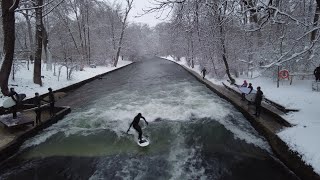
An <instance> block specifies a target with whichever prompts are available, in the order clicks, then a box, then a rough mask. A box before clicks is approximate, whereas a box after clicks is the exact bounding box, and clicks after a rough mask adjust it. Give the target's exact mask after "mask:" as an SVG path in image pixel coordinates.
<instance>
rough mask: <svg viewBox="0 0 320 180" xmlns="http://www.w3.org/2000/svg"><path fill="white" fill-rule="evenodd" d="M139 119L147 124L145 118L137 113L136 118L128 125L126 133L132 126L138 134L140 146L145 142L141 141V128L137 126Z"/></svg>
mask: <svg viewBox="0 0 320 180" xmlns="http://www.w3.org/2000/svg"><path fill="white" fill-rule="evenodd" d="M141 118H142V119H143V120H144V121H145V122H146V123H147V124H148V122H147V121H146V118H144V117H143V116H142V115H141V113H139V114H138V115H137V116H136V117H134V119H133V121H132V123H131V124H130V126H129V129H128V131H127V133H128V132H129V130H130V128H131V126H133V128H134V129H135V130H136V131H137V132H138V133H139V143H140V144H141V143H144V142H145V141H143V140H142V130H141V127H140V126H139V122H140V119H141Z"/></svg>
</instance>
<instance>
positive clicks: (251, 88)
mask: <svg viewBox="0 0 320 180" xmlns="http://www.w3.org/2000/svg"><path fill="white" fill-rule="evenodd" d="M248 88H249V89H250V91H249V93H248V94H250V93H251V92H252V90H253V87H252V84H251V83H249V86H248ZM250 104H251V102H250V101H248V105H250Z"/></svg>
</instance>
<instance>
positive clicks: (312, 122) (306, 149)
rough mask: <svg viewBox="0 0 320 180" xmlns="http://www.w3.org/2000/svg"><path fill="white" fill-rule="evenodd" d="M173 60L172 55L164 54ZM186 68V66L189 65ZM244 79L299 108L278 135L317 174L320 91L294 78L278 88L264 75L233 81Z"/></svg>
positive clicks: (198, 68) (280, 101) (270, 96)
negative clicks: (289, 126) (313, 89)
mask: <svg viewBox="0 0 320 180" xmlns="http://www.w3.org/2000/svg"><path fill="white" fill-rule="evenodd" d="M164 58H166V59H168V60H172V61H174V60H173V58H172V57H170V56H169V57H164ZM178 63H179V64H181V65H183V66H185V67H188V66H187V63H186V61H185V60H182V61H179V62H178ZM188 68H189V67H188ZM192 70H194V71H196V72H197V73H199V74H200V71H201V68H200V66H199V65H196V66H195V68H194V69H192ZM244 79H246V80H247V81H248V83H252V85H253V87H254V88H256V87H257V86H260V87H261V90H262V91H263V93H264V95H265V96H266V97H267V98H268V99H270V100H273V101H275V102H277V103H279V104H281V105H283V106H285V107H287V108H293V109H299V110H300V111H299V112H292V113H289V114H287V115H285V116H283V118H284V119H286V120H287V121H288V122H290V123H291V124H293V125H295V126H294V127H291V128H285V129H283V130H282V131H281V132H279V133H278V136H279V137H280V138H281V139H282V140H283V141H285V142H286V143H287V144H288V145H289V147H290V148H291V149H292V150H294V151H296V152H298V153H299V154H300V155H301V157H302V159H303V160H304V161H305V162H306V164H309V165H311V166H312V167H313V168H314V171H315V172H316V173H318V174H320V141H319V137H320V116H319V115H320V109H319V104H320V92H314V91H312V88H311V84H312V81H311V80H293V83H292V85H289V82H286V81H284V82H281V83H280V87H279V88H277V85H276V82H274V81H273V80H272V79H268V78H265V77H258V78H255V79H248V78H245V77H241V78H237V79H236V83H237V84H242V82H243V80H244ZM207 80H209V81H211V82H213V83H215V84H217V85H222V83H221V82H223V81H225V82H226V80H216V79H214V78H210V77H208V78H207Z"/></svg>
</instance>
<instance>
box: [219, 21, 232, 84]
mask: <svg viewBox="0 0 320 180" xmlns="http://www.w3.org/2000/svg"><path fill="white" fill-rule="evenodd" d="M218 22H219V24H220V26H219V28H220V42H221V46H222V60H223V63H224V65H225V67H226V73H227V75H228V77H229V79H230V82H231V84H234V83H235V80H234V79H233V77H232V76H231V74H230V69H229V64H228V61H227V57H226V54H227V51H226V46H225V42H224V38H225V36H224V32H223V27H222V23H221V19H220V16H219V17H218Z"/></svg>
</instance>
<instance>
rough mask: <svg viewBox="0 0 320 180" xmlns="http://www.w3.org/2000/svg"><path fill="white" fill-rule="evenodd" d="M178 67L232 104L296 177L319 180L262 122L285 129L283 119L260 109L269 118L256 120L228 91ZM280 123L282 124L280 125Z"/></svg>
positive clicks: (271, 112) (310, 168)
mask: <svg viewBox="0 0 320 180" xmlns="http://www.w3.org/2000/svg"><path fill="white" fill-rule="evenodd" d="M176 64H178V63H176ZM178 65H180V64H178ZM180 66H181V67H183V68H184V69H185V70H186V71H188V72H189V73H190V74H191V75H192V76H194V77H195V78H196V79H197V80H198V81H199V82H201V83H203V84H205V85H206V86H207V87H208V88H209V89H210V90H212V91H213V92H214V93H215V94H217V95H218V96H220V97H221V98H223V99H225V100H227V101H228V102H230V103H231V104H233V105H234V106H235V107H236V108H237V109H238V110H239V111H240V112H241V113H242V114H243V115H244V116H245V117H246V119H247V120H249V122H250V123H251V125H252V126H253V127H254V128H255V129H256V130H257V131H258V132H259V133H260V134H261V135H263V136H264V137H265V138H266V139H267V141H268V142H269V144H270V146H271V148H272V150H273V152H274V153H275V154H276V156H277V157H278V158H279V159H280V160H281V161H282V162H283V163H284V164H285V165H286V166H287V167H288V168H289V169H290V170H292V171H293V172H294V173H295V174H296V175H297V176H299V177H300V178H301V179H303V180H320V176H319V175H318V174H317V173H315V172H314V171H313V168H312V167H311V166H309V165H307V164H305V163H304V161H303V160H302V159H301V155H300V154H298V153H297V152H293V151H291V150H290V148H289V147H288V145H287V144H286V143H285V142H284V141H282V140H281V139H280V138H279V136H277V134H275V133H274V132H273V131H272V130H270V129H269V128H268V127H266V126H265V125H264V124H263V122H262V121H269V120H272V121H277V122H279V123H280V124H282V125H283V126H284V127H286V126H287V123H286V122H287V121H286V120H285V119H283V118H282V117H281V116H280V115H277V114H276V113H274V112H273V111H270V109H268V108H265V107H262V112H263V113H266V114H267V115H268V116H269V118H268V119H263V120H261V119H259V120H258V119H257V118H256V117H255V116H253V115H252V113H250V112H249V111H248V109H246V108H244V107H243V106H241V105H240V104H238V103H237V102H236V101H235V100H234V99H233V98H231V97H230V96H228V93H226V92H227V91H229V90H228V89H227V88H225V87H220V86H218V85H214V84H213V83H211V82H209V81H207V80H203V79H202V77H201V76H199V75H198V74H197V73H196V72H195V71H192V70H190V69H188V68H186V67H184V66H182V65H180ZM230 93H233V92H230ZM230 93H229V94H230ZM238 99H239V98H238ZM281 121H282V122H283V123H281Z"/></svg>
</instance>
